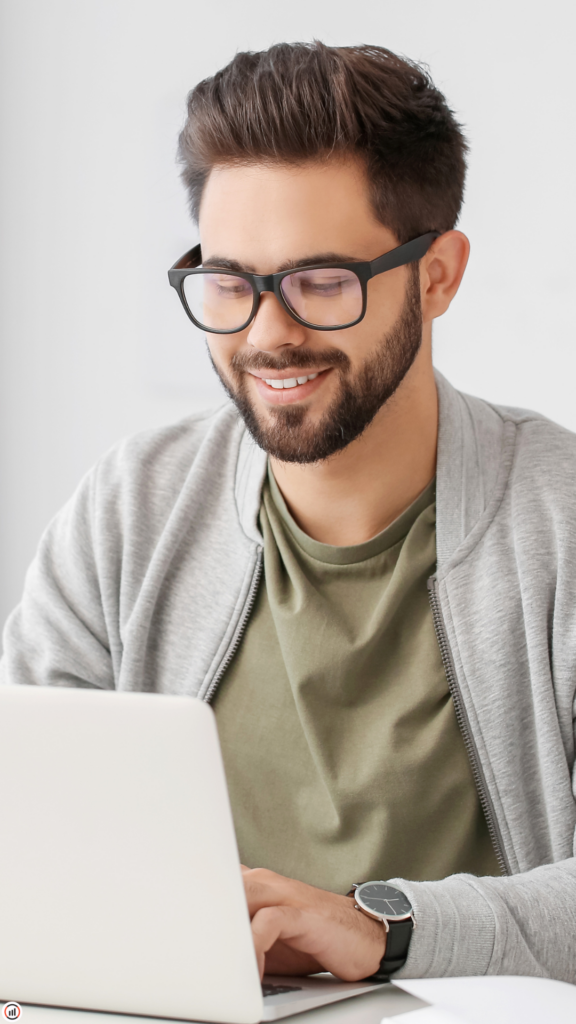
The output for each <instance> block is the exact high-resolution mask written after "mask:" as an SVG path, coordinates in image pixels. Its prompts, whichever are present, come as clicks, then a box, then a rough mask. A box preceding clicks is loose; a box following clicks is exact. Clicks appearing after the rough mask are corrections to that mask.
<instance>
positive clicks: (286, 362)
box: [230, 348, 350, 372]
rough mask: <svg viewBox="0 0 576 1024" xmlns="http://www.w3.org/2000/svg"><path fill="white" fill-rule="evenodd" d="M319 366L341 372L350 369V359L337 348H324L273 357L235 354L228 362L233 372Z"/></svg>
mask: <svg viewBox="0 0 576 1024" xmlns="http://www.w3.org/2000/svg"><path fill="white" fill-rule="evenodd" d="M320 364H322V365H324V364H328V365H329V366H337V367H339V368H340V369H342V370H347V369H348V368H349V367H350V359H349V358H348V356H347V355H346V353H345V352H342V351H341V350H340V349H337V348H324V349H320V350H316V351H314V352H311V351H310V350H308V349H304V348H294V349H291V350H290V351H289V352H279V353H278V355H276V356H273V355H272V354H271V353H270V352H262V351H258V352H235V353H234V355H233V356H232V358H231V360H230V367H231V369H232V370H234V371H235V372H242V371H244V372H246V371H249V370H278V371H282V370H292V369H295V370H310V369H313V368H314V367H316V366H319V365H320Z"/></svg>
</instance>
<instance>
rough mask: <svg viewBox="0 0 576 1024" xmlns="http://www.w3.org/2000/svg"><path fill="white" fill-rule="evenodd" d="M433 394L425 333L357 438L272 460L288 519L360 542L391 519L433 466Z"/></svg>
mask: <svg viewBox="0 0 576 1024" xmlns="http://www.w3.org/2000/svg"><path fill="white" fill-rule="evenodd" d="M437 438H438V396H437V392H436V383H435V380H434V373H433V369H432V341H431V332H427V336H426V335H425V337H424V340H423V343H422V347H421V349H420V351H419V353H418V356H417V357H416V359H415V361H414V363H413V365H412V367H411V368H410V370H409V371H408V373H407V374H406V377H405V378H404V380H403V382H402V384H401V385H400V387H399V388H398V390H397V392H396V393H395V395H393V397H392V398H391V399H390V401H389V402H387V403H386V405H385V406H383V407H382V409H380V411H379V412H378V413H377V415H376V416H375V417H374V419H373V420H372V423H371V424H370V425H369V427H367V429H366V430H365V431H364V433H363V434H362V435H361V437H359V438H357V439H356V441H353V442H352V444H349V445H348V447H347V448H345V449H344V450H343V451H341V452H337V453H336V454H335V455H333V456H331V458H329V459H326V460H325V461H324V462H317V463H312V464H310V465H305V466H299V465H296V464H294V463H286V462H279V461H278V460H277V459H272V460H271V461H272V469H273V472H274V476H275V478H276V482H277V484H278V486H279V488H280V490H281V492H282V495H283V497H284V500H285V501H286V504H287V506H288V508H289V509H290V512H291V514H292V515H293V517H294V519H295V520H296V522H297V523H298V525H299V526H300V528H301V529H302V530H304V531H305V533H307V534H308V535H309V536H310V537H312V538H313V539H314V540H318V541H321V542H322V543H324V544H333V545H335V546H348V545H352V544H361V543H362V542H363V541H366V540H369V539H370V538H371V537H374V536H375V535H376V534H377V533H380V532H381V531H382V530H384V529H385V528H386V527H387V526H389V525H390V523H392V522H393V521H394V520H395V519H396V518H397V517H398V516H399V515H400V514H401V513H402V512H403V511H404V509H406V508H408V506H409V505H410V504H411V503H412V502H413V501H414V500H415V499H416V498H417V497H418V495H419V494H421V493H422V491H423V490H424V488H425V487H426V486H427V485H428V484H429V483H430V481H431V480H432V478H433V476H434V473H435V472H436V444H437Z"/></svg>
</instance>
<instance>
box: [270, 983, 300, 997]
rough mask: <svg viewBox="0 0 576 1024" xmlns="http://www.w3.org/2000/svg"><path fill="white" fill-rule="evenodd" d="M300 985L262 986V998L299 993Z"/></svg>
mask: <svg viewBox="0 0 576 1024" xmlns="http://www.w3.org/2000/svg"><path fill="white" fill-rule="evenodd" d="M301 991H302V985H262V995H263V996H283V995H285V993H286V992H301Z"/></svg>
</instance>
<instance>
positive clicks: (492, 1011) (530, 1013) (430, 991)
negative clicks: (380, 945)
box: [394, 976, 576, 1024]
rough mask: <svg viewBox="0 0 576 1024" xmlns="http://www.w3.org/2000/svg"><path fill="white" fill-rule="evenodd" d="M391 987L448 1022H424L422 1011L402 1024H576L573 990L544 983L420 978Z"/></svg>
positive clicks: (535, 980)
mask: <svg viewBox="0 0 576 1024" xmlns="http://www.w3.org/2000/svg"><path fill="white" fill-rule="evenodd" d="M394 984H395V985H397V986H398V987H399V988H403V989H404V990H405V991H406V992H410V993H411V994H412V995H414V996H418V998H419V999H424V1000H425V1001H426V1002H428V1003H431V1007H430V1009H434V1010H436V1011H438V1012H441V1013H444V1014H445V1015H446V1014H447V1015H450V1014H451V1015H452V1017H451V1018H450V1017H449V1016H446V1017H445V1018H444V1017H440V1018H434V1017H433V1016H431V1015H428V1017H426V1014H427V1013H428V1009H424V1010H415V1011H411V1012H410V1013H408V1014H404V1015H403V1017H402V1018H399V1019H401V1020H402V1021H405V1022H406V1024H408V1022H410V1021H411V1019H413V1020H414V1024H417V1022H421V1024H441V1022H442V1024H443V1022H444V1019H445V1020H446V1024H448V1020H449V1019H451V1020H452V1024H454V1019H455V1018H456V1019H457V1020H460V1021H462V1022H465V1024H518V1022H519V1021H521V1022H522V1024H547V1022H548V1021H554V1024H576V985H568V984H566V982H563V981H551V980H550V979H548V978H518V977H492V976H489V977H482V978H422V979H411V980H406V981H404V980H402V981H395V982H394Z"/></svg>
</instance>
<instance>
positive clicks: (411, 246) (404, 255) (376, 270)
mask: <svg viewBox="0 0 576 1024" xmlns="http://www.w3.org/2000/svg"><path fill="white" fill-rule="evenodd" d="M439 237H440V232H439V231H428V232H427V234H425V235H420V236H419V237H418V238H413V239H412V241H411V242H405V243H404V245H399V246H397V248H396V249H391V250H390V252H385V253H384V255H383V256H379V257H378V259H377V260H372V262H371V264H370V270H371V271H372V277H374V275H375V274H382V273H383V272H384V271H385V270H395V269H396V267H404V266H405V265H406V264H407V263H414V262H415V261H416V260H420V259H422V257H423V256H424V255H425V254H426V253H427V252H428V249H429V248H430V246H431V245H432V242H433V241H434V240H435V239H436V238H439Z"/></svg>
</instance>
